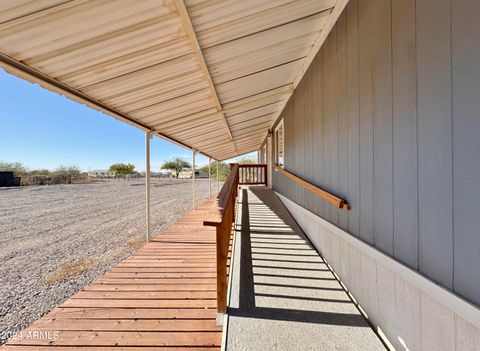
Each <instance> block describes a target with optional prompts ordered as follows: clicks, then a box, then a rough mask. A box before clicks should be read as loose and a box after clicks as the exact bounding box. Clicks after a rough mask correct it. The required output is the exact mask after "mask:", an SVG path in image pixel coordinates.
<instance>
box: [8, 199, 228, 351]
mask: <svg viewBox="0 0 480 351" xmlns="http://www.w3.org/2000/svg"><path fill="white" fill-rule="evenodd" d="M212 202H213V199H212V200H209V202H208V203H206V204H204V205H202V206H200V207H199V208H198V209H196V210H195V211H192V212H190V213H188V214H187V215H186V216H184V217H183V218H181V219H180V220H179V221H178V222H177V223H176V224H175V225H173V226H171V227H169V228H168V229H167V230H165V231H164V232H163V233H162V234H160V235H158V236H157V237H156V238H155V239H153V241H152V242H150V243H148V244H146V245H145V246H143V247H141V248H140V249H139V250H138V251H136V252H135V253H134V254H133V255H131V256H129V257H128V258H127V259H125V260H124V261H122V262H121V263H120V264H118V265H117V266H115V267H114V268H112V269H111V270H110V271H108V272H107V273H105V274H104V275H103V276H102V277H100V278H99V279H98V280H96V281H95V282H93V283H92V284H91V285H90V286H88V287H86V288H85V289H83V290H82V291H81V292H79V293H77V294H76V295H74V296H73V297H71V298H70V299H68V300H67V301H65V302H64V303H63V304H62V305H60V306H58V307H57V308H55V309H54V310H53V311H51V312H50V313H48V314H47V315H45V316H44V317H43V318H41V319H40V320H38V321H36V322H35V323H33V324H32V325H31V326H30V327H28V328H27V329H25V330H23V331H22V332H21V336H20V337H18V338H15V339H11V340H10V341H9V342H8V343H7V344H6V345H4V346H3V347H0V349H2V350H43V351H46V350H70V351H73V350H102V351H105V350H110V349H115V350H154V349H155V350H180V349H181V350H197V351H198V350H219V349H220V343H221V338H222V329H221V327H217V326H216V324H215V318H216V255H215V228H213V227H204V226H203V225H202V221H203V219H204V218H205V215H206V213H207V211H208V209H209V208H210V207H211V206H212Z"/></svg>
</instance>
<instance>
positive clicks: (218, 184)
mask: <svg viewBox="0 0 480 351" xmlns="http://www.w3.org/2000/svg"><path fill="white" fill-rule="evenodd" d="M219 192H220V182H219V181H218V160H217V193H219Z"/></svg>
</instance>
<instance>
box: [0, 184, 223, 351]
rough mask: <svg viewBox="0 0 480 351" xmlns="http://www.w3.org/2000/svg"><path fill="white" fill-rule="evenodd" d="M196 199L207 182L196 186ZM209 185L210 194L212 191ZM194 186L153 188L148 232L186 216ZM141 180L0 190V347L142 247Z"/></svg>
mask: <svg viewBox="0 0 480 351" xmlns="http://www.w3.org/2000/svg"><path fill="white" fill-rule="evenodd" d="M196 188H197V199H198V202H199V203H200V202H201V201H203V200H205V199H206V198H207V197H208V180H197V184H196ZM216 188H217V187H216V184H215V183H213V184H212V191H215V190H216ZM191 191H192V187H191V181H190V180H184V181H181V180H180V181H169V180H159V179H157V180H156V181H155V182H154V183H153V185H152V196H151V199H152V224H153V233H154V235H155V234H158V233H160V232H161V231H162V230H164V229H165V228H166V227H167V226H169V225H170V224H172V223H174V222H175V221H176V220H177V219H178V218H179V217H181V216H182V215H183V214H184V213H185V212H188V211H190V210H191V206H192V200H191ZM144 238H145V186H144V184H143V182H133V181H130V182H127V181H124V180H122V181H107V182H103V183H100V184H84V185H80V184H78V185H53V186H32V187H22V188H1V189H0V243H1V245H0V343H2V341H3V340H1V338H2V337H4V336H5V335H8V334H9V333H10V332H13V331H18V330H20V329H22V328H24V327H25V326H27V325H29V324H30V323H31V322H33V321H34V320H36V319H38V318H39V317H41V316H42V315H44V314H45V313H46V312H48V311H49V310H51V309H52V308H53V307H55V306H56V305H58V304H59V303H61V302H63V301H64V300H65V299H67V298H68V297H69V296H71V295H72V294H74V293H75V292H77V291H79V290H80V289H81V288H82V287H83V286H85V285H87V284H88V283H90V282H91V281H93V280H94V279H95V278H97V277H98V276H99V275H101V274H102V273H103V272H105V271H106V270H108V268H109V267H111V266H112V265H114V264H115V263H117V262H119V261H121V260H122V259H123V258H125V257H126V256H128V255H129V253H131V252H132V251H134V250H135V249H136V248H138V247H139V246H141V245H142V243H143V241H144Z"/></svg>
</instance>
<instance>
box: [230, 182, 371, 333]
mask: <svg viewBox="0 0 480 351" xmlns="http://www.w3.org/2000/svg"><path fill="white" fill-rule="evenodd" d="M250 191H252V192H253V193H254V194H255V195H256V196H257V197H258V198H259V199H260V200H261V201H262V202H263V204H249V199H248V191H247V190H246V189H242V202H241V213H242V217H241V222H240V225H237V226H236V231H237V234H240V235H241V239H240V246H241V247H240V279H239V280H240V282H239V301H238V302H239V303H238V308H232V307H229V308H228V314H229V315H230V316H235V317H248V318H255V319H269V320H279V321H280V320H281V321H293V322H303V323H316V324H330V325H341V326H352V327H366V322H365V319H364V318H363V317H362V316H361V315H360V314H358V313H357V314H352V313H338V312H323V311H313V310H307V309H305V310H304V309H291V308H286V307H285V308H277V307H262V306H257V305H256V303H255V298H256V297H261V298H271V299H284V300H303V301H314V302H318V301H320V302H328V303H334V304H351V303H352V302H351V301H350V300H349V299H330V298H321V297H311V296H303V295H300V294H298V292H299V291H302V289H307V290H308V291H312V290H319V291H322V290H324V291H332V292H333V291H338V292H341V291H343V289H341V288H339V287H329V286H322V285H321V284H320V282H322V281H323V282H325V281H327V282H333V281H336V280H335V278H334V277H333V275H331V273H330V271H329V270H328V269H326V268H320V267H319V268H301V267H287V266H264V265H257V264H254V261H256V260H257V259H255V258H253V256H252V254H254V253H255V254H260V252H253V250H252V247H253V248H260V247H254V246H252V234H262V236H264V235H271V236H272V239H269V240H273V241H275V240H278V243H279V244H280V243H282V244H284V243H285V242H284V241H283V242H282V240H286V239H285V238H283V239H280V240H279V239H278V236H279V232H275V233H273V232H272V233H266V232H265V231H261V230H251V226H250V214H251V212H255V208H256V207H260V208H264V207H265V206H267V207H268V208H269V210H271V211H272V212H273V213H274V214H275V216H271V218H279V219H281V221H283V224H284V225H278V226H274V227H272V226H270V227H272V228H285V229H292V228H296V227H297V226H296V223H295V222H294V221H292V219H291V218H286V217H289V216H285V212H283V211H282V210H279V207H278V206H271V205H270V204H271V202H272V199H271V198H267V197H268V195H269V194H268V193H267V192H266V191H262V190H261V189H260V188H259V189H256V188H254V187H252V188H250ZM270 193H271V194H273V192H271V191H270ZM270 196H271V195H270ZM258 218H262V217H258ZM277 220H278V219H277ZM259 227H261V228H264V227H269V226H268V225H267V226H264V225H263V224H262V225H259ZM280 233H282V232H280ZM287 234H288V235H292V234H295V235H297V236H298V233H295V231H294V230H292V231H291V232H287ZM280 236H281V235H280ZM275 237H277V239H275ZM288 240H299V241H303V245H307V246H308V247H309V248H305V249H300V250H304V251H310V252H315V254H308V255H298V254H295V253H275V252H270V251H268V252H262V254H266V255H267V254H268V255H269V256H270V255H274V256H276V255H281V256H294V257H318V261H313V262H311V261H295V260H271V261H277V262H291V263H295V264H297V263H303V264H305V263H307V264H318V265H319V266H321V265H325V263H324V262H323V260H322V259H321V258H320V256H319V255H318V254H316V251H315V249H314V248H313V247H312V246H311V244H310V243H309V242H308V240H302V238H301V237H299V238H295V239H290V238H289V239H288ZM270 243H272V242H271V241H270ZM272 244H273V243H272ZM288 244H290V243H288ZM261 248H262V249H269V250H277V249H282V248H281V247H273V246H271V247H261ZM282 250H288V248H287V249H285V248H283V249H282ZM292 250H293V251H298V250H299V249H292ZM236 254H238V253H236ZM258 260H261V261H265V260H267V261H268V260H269V259H258ZM255 268H266V269H270V270H279V272H278V274H276V273H258V272H257V273H254V269H255ZM284 270H288V271H306V272H312V273H313V272H325V273H327V272H328V273H330V274H329V275H328V276H323V277H317V276H302V275H288V274H283V273H282V272H283V271H284ZM255 277H268V278H271V280H270V281H269V282H257V283H256V282H255ZM282 278H292V279H294V280H295V281H297V282H298V281H313V282H316V281H318V282H319V283H318V284H313V285H311V286H310V285H300V284H282V283H281V282H278V280H280V279H282ZM255 287H278V288H284V289H286V290H288V293H289V294H273V293H255Z"/></svg>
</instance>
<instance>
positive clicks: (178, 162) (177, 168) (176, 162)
mask: <svg viewBox="0 0 480 351" xmlns="http://www.w3.org/2000/svg"><path fill="white" fill-rule="evenodd" d="M161 168H162V169H166V170H169V171H173V172H175V176H176V178H178V176H179V174H180V172H181V171H183V170H184V169H190V168H192V166H191V165H190V163H188V162H187V161H184V160H182V159H181V158H179V157H177V158H174V159H173V160H170V161H166V162H164V163H163V165H162V167H161Z"/></svg>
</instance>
